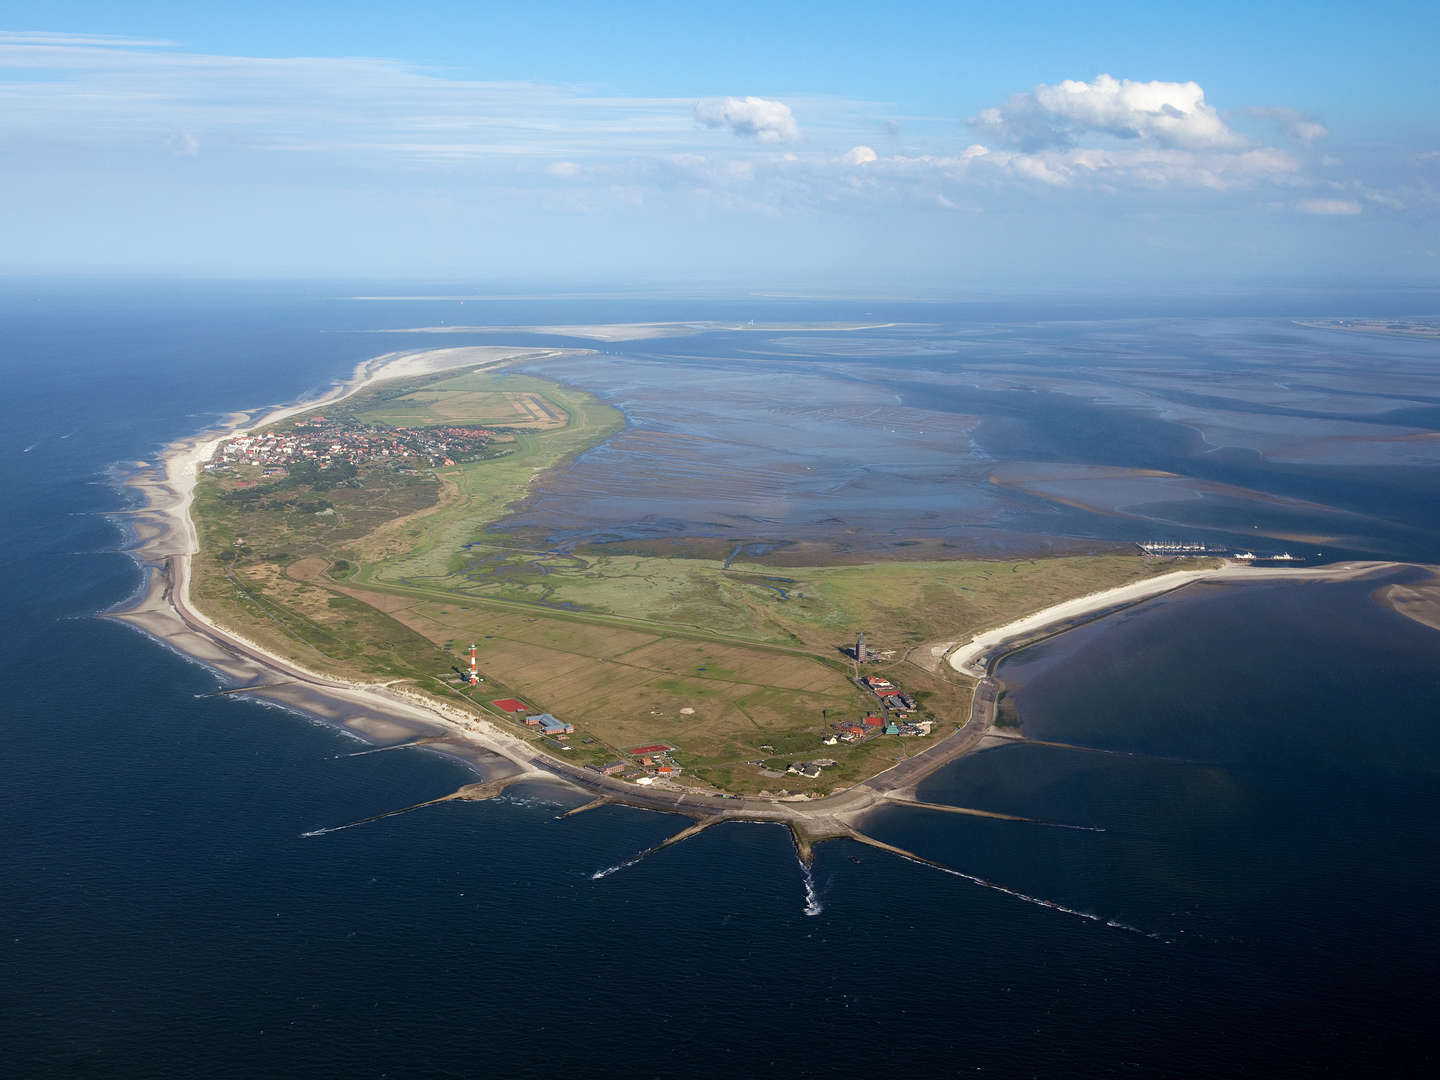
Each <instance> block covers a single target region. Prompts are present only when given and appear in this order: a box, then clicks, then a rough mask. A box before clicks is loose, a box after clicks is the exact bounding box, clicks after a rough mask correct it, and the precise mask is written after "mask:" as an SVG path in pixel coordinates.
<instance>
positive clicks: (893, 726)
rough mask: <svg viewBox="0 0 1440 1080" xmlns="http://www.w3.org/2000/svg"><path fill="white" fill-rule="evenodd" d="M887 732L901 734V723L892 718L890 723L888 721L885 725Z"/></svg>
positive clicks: (888, 733)
mask: <svg viewBox="0 0 1440 1080" xmlns="http://www.w3.org/2000/svg"><path fill="white" fill-rule="evenodd" d="M885 734H886V735H899V734H900V725H899V724H897V723H895V721H894V720H891V721H890V723H888V724H886V725H885Z"/></svg>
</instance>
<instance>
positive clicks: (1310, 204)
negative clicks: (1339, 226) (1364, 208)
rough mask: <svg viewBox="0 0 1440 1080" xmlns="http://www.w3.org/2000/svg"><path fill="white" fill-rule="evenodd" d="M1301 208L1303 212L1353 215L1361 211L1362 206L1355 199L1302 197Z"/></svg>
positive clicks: (1332, 215)
mask: <svg viewBox="0 0 1440 1080" xmlns="http://www.w3.org/2000/svg"><path fill="white" fill-rule="evenodd" d="M1299 210H1300V212H1301V213H1302V214H1322V215H1326V216H1331V217H1337V216H1338V217H1353V216H1354V215H1356V214H1358V213H1360V212H1361V206H1360V204H1359V203H1358V202H1355V201H1354V200H1353V199H1301V200H1300V203H1299Z"/></svg>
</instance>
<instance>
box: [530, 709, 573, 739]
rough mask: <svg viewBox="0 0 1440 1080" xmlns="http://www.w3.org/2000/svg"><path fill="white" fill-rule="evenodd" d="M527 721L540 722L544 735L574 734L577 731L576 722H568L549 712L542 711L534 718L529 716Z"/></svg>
mask: <svg viewBox="0 0 1440 1080" xmlns="http://www.w3.org/2000/svg"><path fill="white" fill-rule="evenodd" d="M525 722H526V723H527V724H529V723H537V724H539V725H540V733H541V734H542V735H572V734H574V732H575V725H574V724H567V723H566V722H565V721H564V720H557V719H555V717H553V716H551V715H550V714H549V713H541V714H540V715H539V716H537V717H535V718H534V719H533V720H532V719H531V718H529V717H527V718H526V720H525Z"/></svg>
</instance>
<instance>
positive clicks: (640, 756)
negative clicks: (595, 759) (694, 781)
mask: <svg viewBox="0 0 1440 1080" xmlns="http://www.w3.org/2000/svg"><path fill="white" fill-rule="evenodd" d="M625 753H626V754H627V755H628V756H627V757H623V758H619V759H617V760H615V761H607V762H606V763H605V764H603V765H590V766H588V768H589V769H590V770H591V771H592V772H598V773H599V774H600V775H601V776H618V777H619V778H620V779H621V780H629V781H632V782H633V783H636V784H653V783H654V782H655V781H656V780H670V779H673V778H674V777H677V776H679V775H680V773H681V768H680V766H679V765H678V764H676V762H675V759H674V757H672V756H671V755H673V754H674V753H675V747H673V746H667V745H665V744H664V743H656V744H655V745H653V746H637V747H635V748H634V749H632V750H627V751H625Z"/></svg>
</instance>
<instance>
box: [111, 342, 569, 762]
mask: <svg viewBox="0 0 1440 1080" xmlns="http://www.w3.org/2000/svg"><path fill="white" fill-rule="evenodd" d="M577 351H581V350H536V349H533V348H497V347H489V346H483V347H475V348H470V347H465V348H450V349H429V350H422V351H417V352H394V353H386V354H384V355H381V356H377V357H374V358H372V359H370V360H366V361H363V362H362V363H360V364H357V365H356V367H355V370H354V372H353V374H352V375H351V377H350V378H349V379H347V380H345V381H344V382H342V383H340V384H338V385H337V386H335V387H334V388H333V389H332V390H330V391H329V392H328V393H326V394H323V395H321V396H320V397H317V398H312V399H309V400H306V401H303V402H298V403H295V404H288V405H275V406H269V407H265V408H261V409H256V410H253V411H249V412H239V413H232V414H230V415H229V416H228V417H227V418H226V420H225V421H224V423H223V424H222V425H221V426H220V427H218V428H216V429H213V430H211V431H207V432H203V433H201V434H199V435H196V436H195V437H194V438H191V439H183V440H180V441H178V442H175V443H172V444H170V445H169V446H167V447H166V448H165V450H164V451H163V453H162V455H161V458H160V461H159V464H158V466H155V467H150V466H147V465H146V463H144V462H137V463H136V465H137V467H138V468H139V471H138V472H137V474H136V475H135V476H134V477H133V478H132V479H131V480H130V481H129V484H130V486H132V487H134V488H136V489H137V490H139V491H140V492H141V493H142V494H144V496H145V498H146V506H145V508H144V509H142V510H139V511H136V512H135V513H133V514H132V515H129V522H128V524H129V525H130V527H131V529H132V532H133V533H134V535H135V537H136V539H137V541H138V544H137V546H136V548H135V549H134V550H133V551H132V554H133V556H134V557H135V558H136V560H137V561H138V562H139V563H140V564H141V566H142V567H144V568H145V570H146V583H145V586H144V589H143V591H142V593H141V595H140V596H139V597H138V598H136V599H134V600H133V601H132V602H131V603H129V604H127V605H126V606H125V607H124V608H122V609H119V610H116V611H113V612H109V613H108V615H109V616H110V617H112V618H116V619H121V620H123V621H125V622H128V623H130V624H132V625H134V626H136V627H137V628H139V629H141V630H143V631H145V632H146V633H148V634H150V635H151V636H153V637H156V638H158V639H160V640H161V641H163V642H164V643H165V644H167V645H169V646H170V647H171V648H174V649H176V650H177V651H179V652H181V653H183V654H185V655H187V656H190V657H193V658H194V659H197V660H199V661H201V662H202V663H204V664H207V665H208V666H210V667H212V668H214V669H216V670H218V671H220V672H221V673H222V674H224V675H225V676H226V677H227V678H229V679H230V680H232V681H234V682H235V683H236V684H238V685H239V686H252V687H256V688H258V689H257V693H256V696H257V697H263V698H265V699H266V700H269V701H272V702H274V703H276V704H279V705H282V706H284V707H287V708H292V709H296V710H299V711H302V712H305V713H308V714H310V715H313V716H317V717H319V718H321V719H323V720H325V721H327V722H330V723H334V724H336V725H338V726H341V727H344V728H346V729H347V730H350V731H352V732H354V733H356V734H358V735H360V736H361V737H362V738H365V739H367V740H368V741H371V742H385V743H390V742H401V741H410V740H413V739H419V738H424V739H429V740H433V741H432V742H430V743H428V744H427V745H429V746H430V747H431V749H434V750H437V751H440V752H446V753H450V754H451V755H452V756H456V757H460V758H463V759H465V760H466V761H468V762H470V763H472V764H475V765H480V764H482V763H483V764H484V765H485V766H486V767H485V769H484V771H485V772H486V773H487V775H494V772H495V765H496V764H497V762H502V763H504V764H505V769H504V771H505V772H507V773H509V774H510V775H533V776H535V777H536V778H539V777H541V776H545V775H548V774H543V773H541V772H540V771H539V770H537V769H536V768H535V767H534V766H533V765H532V764H531V759H533V758H534V756H535V755H534V751H533V750H532V749H531V748H530V747H529V746H528V745H526V744H525V743H524V742H523V741H522V740H520V739H516V738H514V737H513V736H511V735H508V734H506V733H505V732H503V731H501V730H499V729H498V728H494V727H492V726H491V725H489V724H487V723H486V722H485V721H484V720H483V719H481V718H477V717H474V716H471V715H469V714H467V713H464V712H461V711H460V710H458V709H450V708H447V707H445V706H444V705H443V704H440V703H438V702H434V701H431V700H429V699H425V698H422V697H421V696H420V695H418V694H413V693H408V692H406V691H404V690H400V689H395V688H393V687H391V686H389V685H378V684H377V685H371V684H362V683H355V682H349V681H346V680H342V679H336V678H334V677H332V676H328V675H325V674H322V673H320V672H316V671H311V670H309V669H307V668H304V667H302V666H300V665H299V664H296V663H294V662H293V661H291V660H288V659H286V658H285V657H282V656H278V655H276V654H275V653H273V652H270V651H268V650H266V649H264V648H263V647H261V646H260V645H258V644H256V643H255V642H253V641H249V640H247V639H245V638H244V637H242V636H240V635H238V634H236V633H234V632H233V631H231V630H229V629H227V628H225V627H223V626H220V625H219V624H217V623H215V622H213V621H212V620H211V619H210V618H208V617H207V616H206V615H205V614H204V613H202V612H200V611H198V610H197V609H196V608H194V607H193V606H192V604H191V603H190V560H191V559H192V558H193V557H194V556H195V554H196V553H197V552H198V550H199V537H198V533H197V530H196V528H195V523H194V521H193V520H192V519H191V516H190V508H191V504H192V502H193V501H194V495H195V484H196V481H197V480H198V478H199V475H200V470H201V467H202V466H203V465H204V464H205V463H206V462H208V461H209V460H210V459H211V458H213V457H214V455H215V452H216V450H217V448H218V447H219V445H220V444H221V443H222V442H224V441H225V440H226V439H230V438H234V437H235V436H237V435H240V434H243V433H245V432H247V431H251V430H254V429H256V428H260V427H265V426H268V425H270V424H276V423H279V422H281V421H283V420H286V419H288V418H289V417H292V416H295V415H297V414H299V413H303V412H308V411H310V410H312V409H315V408H319V407H323V406H325V405H327V404H331V403H334V402H337V401H341V400H343V399H344V398H347V397H350V396H351V395H353V394H356V393H359V392H360V391H361V390H364V389H366V388H367V387H370V386H372V385H374V384H375V383H377V382H380V381H383V380H386V379H395V378H403V377H413V376H417V375H427V374H431V373H433V372H439V371H447V370H450V369H453V368H461V367H473V368H484V367H493V366H496V365H499V364H503V363H506V362H507V361H510V360H513V359H517V358H521V357H524V358H526V359H531V358H543V357H544V356H550V355H559V354H560V353H561V352H577Z"/></svg>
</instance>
